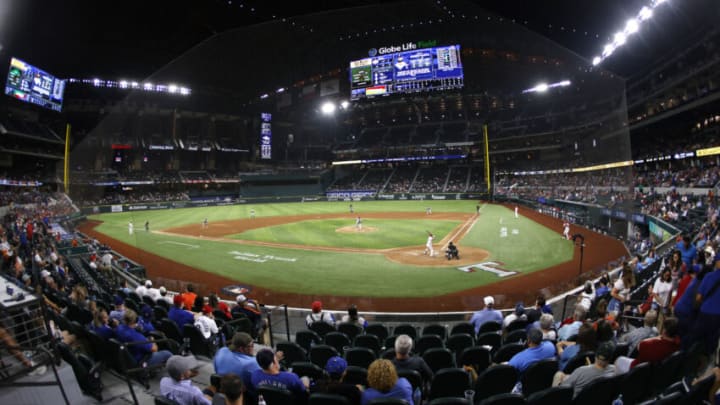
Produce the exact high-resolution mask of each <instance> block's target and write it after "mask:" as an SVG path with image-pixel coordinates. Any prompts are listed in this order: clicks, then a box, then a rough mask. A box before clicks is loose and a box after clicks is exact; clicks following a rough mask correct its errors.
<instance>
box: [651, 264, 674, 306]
mask: <svg viewBox="0 0 720 405" xmlns="http://www.w3.org/2000/svg"><path fill="white" fill-rule="evenodd" d="M672 291H673V283H672V277H671V275H670V269H669V268H667V267H666V268H665V270H663V272H662V273H661V274H660V277H658V278H657V279H656V280H655V284H653V286H652V287H651V288H650V289H649V291H648V293H649V295H650V296H651V297H652V301H653V302H652V308H653V309H655V310H658V311H662V312H663V313H667V307H668V305H669V304H670V298H671V296H672Z"/></svg>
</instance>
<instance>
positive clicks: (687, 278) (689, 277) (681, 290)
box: [671, 264, 702, 308]
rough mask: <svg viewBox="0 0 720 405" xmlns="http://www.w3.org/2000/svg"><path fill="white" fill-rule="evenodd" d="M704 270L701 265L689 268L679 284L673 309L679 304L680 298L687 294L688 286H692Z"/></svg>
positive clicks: (673, 301)
mask: <svg viewBox="0 0 720 405" xmlns="http://www.w3.org/2000/svg"><path fill="white" fill-rule="evenodd" d="M700 270H702V265H701V264H693V265H692V266H690V268H688V270H687V272H686V273H685V275H684V276H683V277H682V278H681V279H680V282H679V283H678V288H677V292H676V293H675V297H673V300H672V304H671V305H672V307H673V308H675V305H676V304H677V303H678V301H679V300H680V298H681V297H682V296H683V295H684V294H685V291H686V290H687V288H688V286H689V285H690V282H691V281H693V280H694V279H695V277H696V276H697V274H698V273H699V272H700Z"/></svg>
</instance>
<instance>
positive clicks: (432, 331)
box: [420, 323, 447, 340]
mask: <svg viewBox="0 0 720 405" xmlns="http://www.w3.org/2000/svg"><path fill="white" fill-rule="evenodd" d="M425 335H438V336H440V339H442V340H445V338H446V337H447V328H446V327H445V326H443V325H440V324H437V323H435V324H431V325H427V326H425V327H424V328H423V329H422V333H421V334H420V336H425Z"/></svg>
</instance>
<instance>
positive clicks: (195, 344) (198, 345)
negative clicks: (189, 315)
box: [183, 324, 217, 359]
mask: <svg viewBox="0 0 720 405" xmlns="http://www.w3.org/2000/svg"><path fill="white" fill-rule="evenodd" d="M183 336H184V337H185V338H187V339H190V351H191V352H192V354H194V355H195V356H202V357H206V358H208V359H212V358H213V356H214V355H215V351H216V350H217V345H215V343H214V342H213V341H212V340H209V339H205V337H204V336H203V335H202V332H200V330H199V329H198V328H196V327H195V325H190V324H185V325H184V326H183Z"/></svg>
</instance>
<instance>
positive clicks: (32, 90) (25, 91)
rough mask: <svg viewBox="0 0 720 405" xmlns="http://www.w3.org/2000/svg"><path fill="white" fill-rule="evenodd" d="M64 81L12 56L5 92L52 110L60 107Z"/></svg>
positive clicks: (58, 109) (57, 109)
mask: <svg viewBox="0 0 720 405" xmlns="http://www.w3.org/2000/svg"><path fill="white" fill-rule="evenodd" d="M64 91H65V81H64V80H60V79H58V78H56V77H55V76H53V75H51V74H49V73H47V72H45V71H43V70H40V69H38V68H36V67H35V66H33V65H31V64H29V63H26V62H23V61H21V60H20V59H17V58H12V60H11V61H10V70H9V71H8V78H7V82H6V84H5V94H6V95H8V96H10V97H14V98H16V99H18V100H21V101H24V102H26V103H32V104H36V105H39V106H42V107H45V108H49V109H51V110H54V111H60V110H61V109H62V102H63V93H64Z"/></svg>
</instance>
